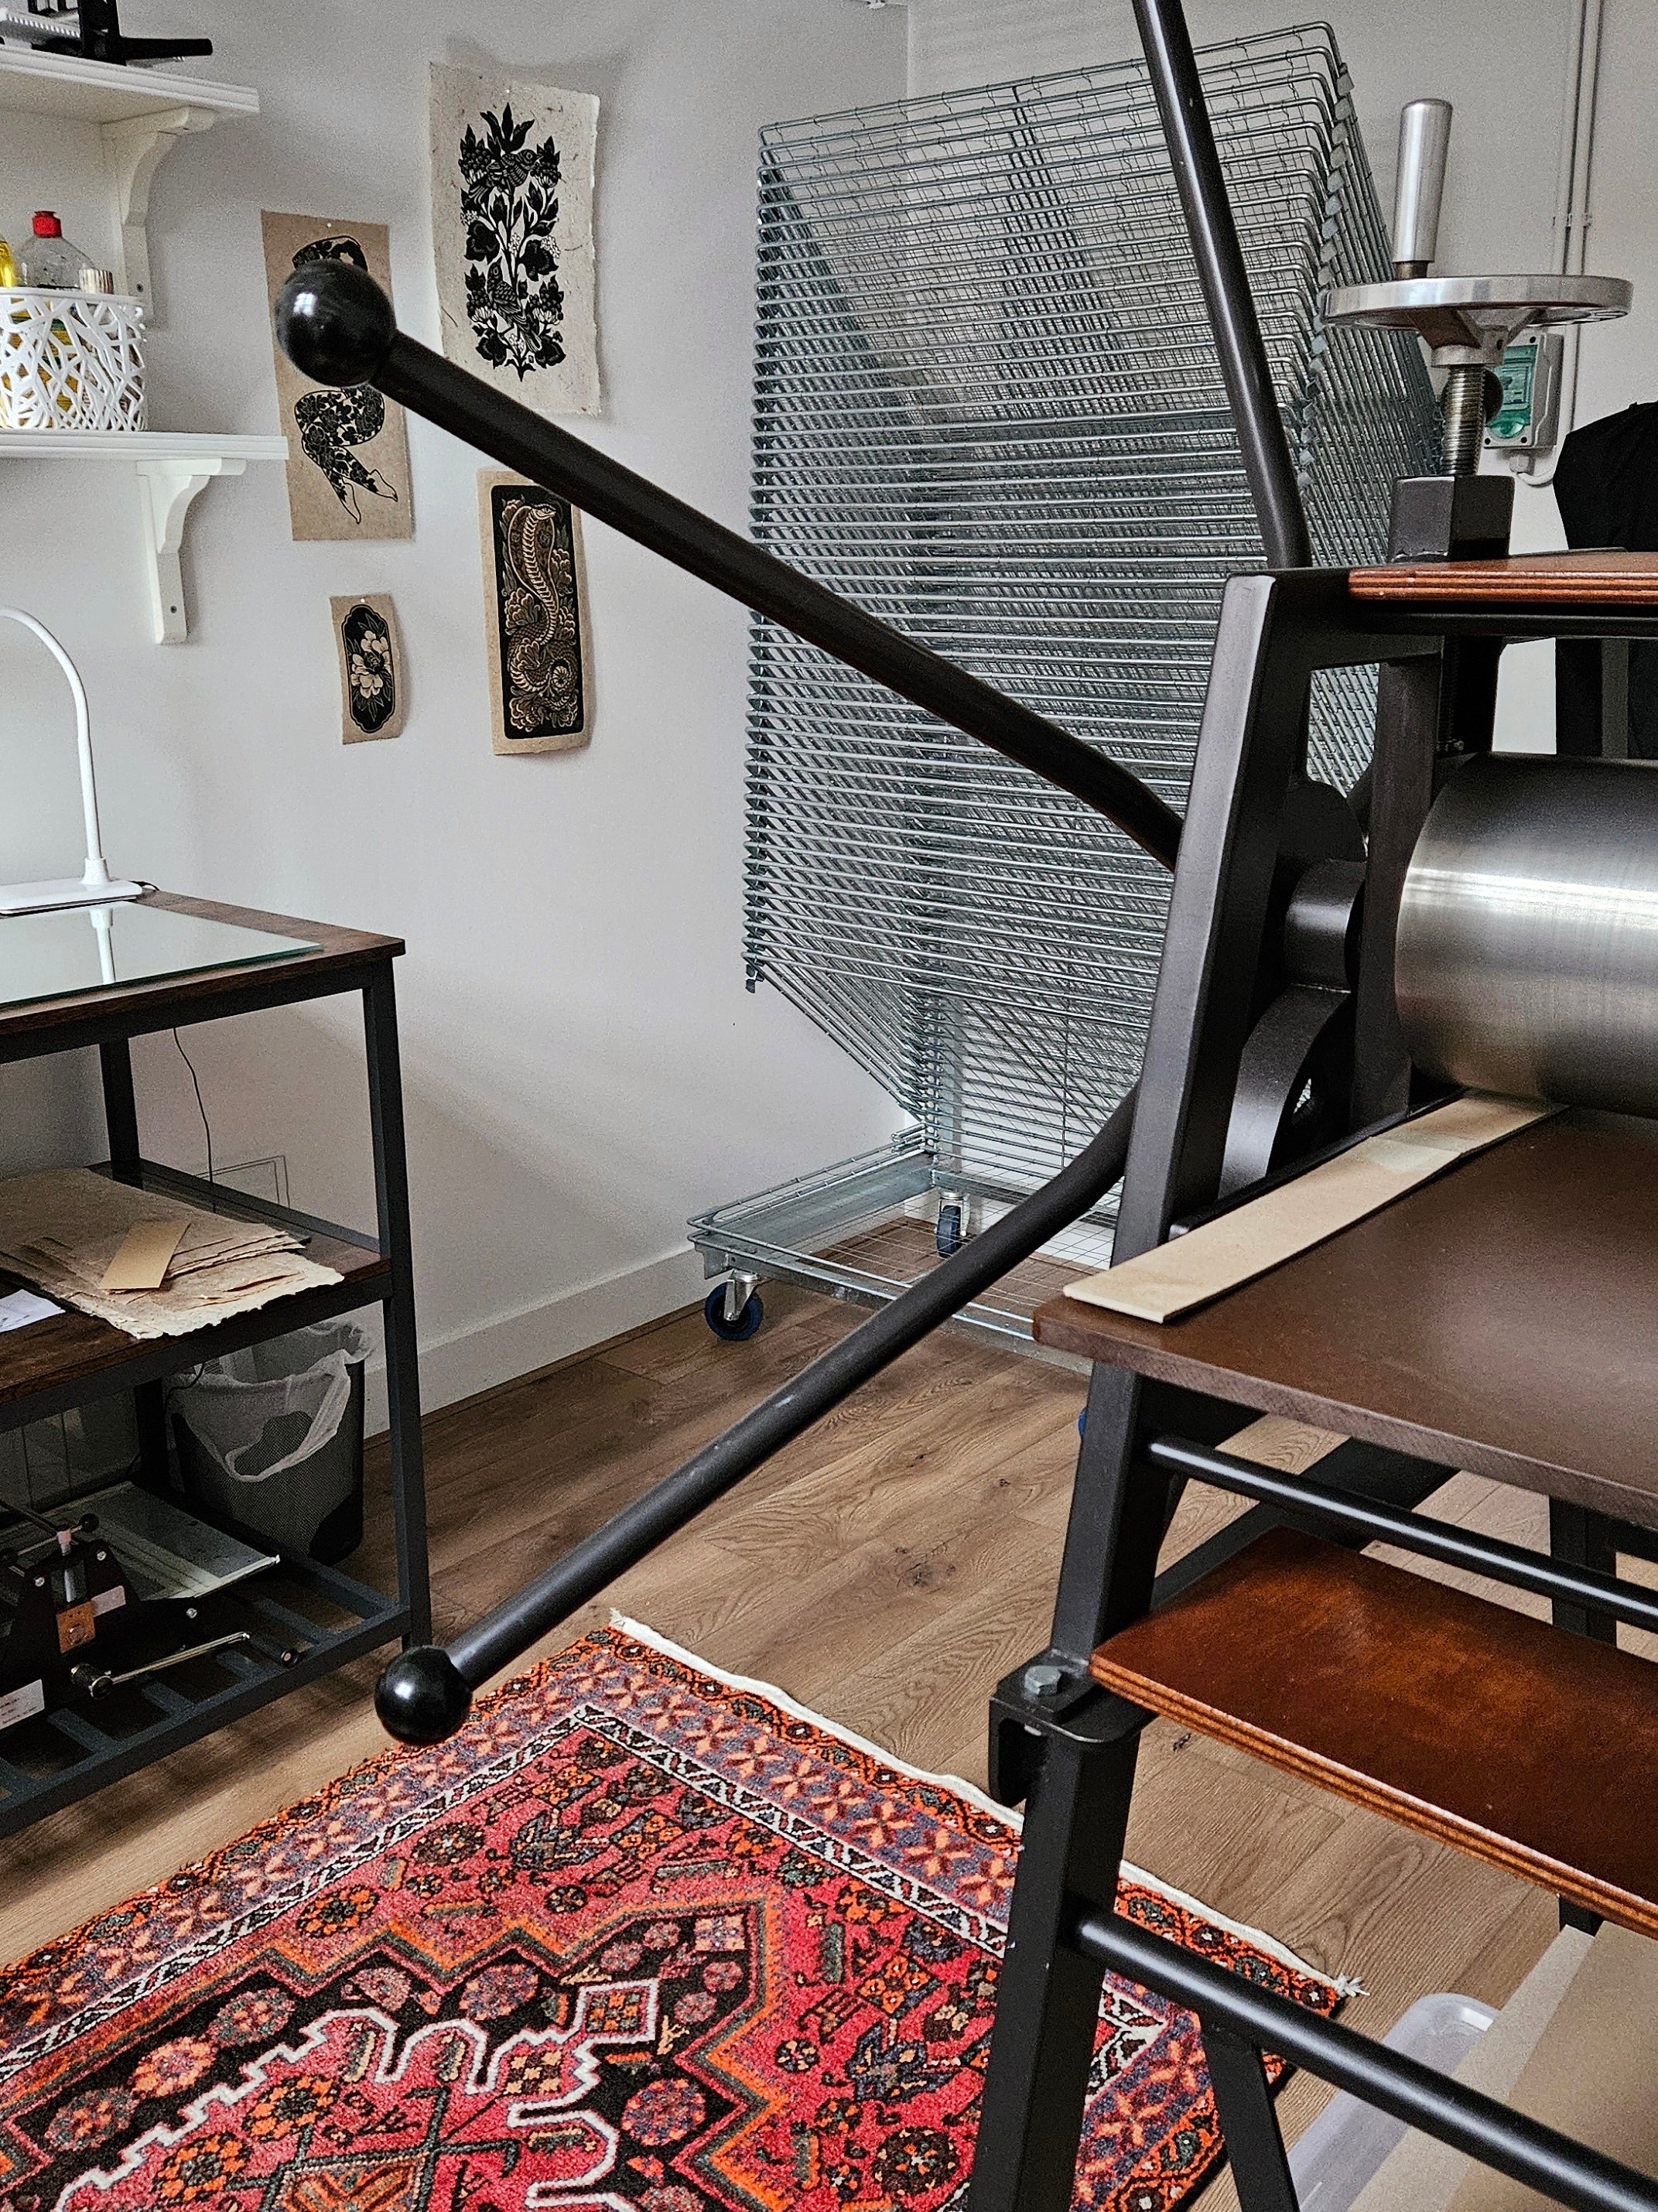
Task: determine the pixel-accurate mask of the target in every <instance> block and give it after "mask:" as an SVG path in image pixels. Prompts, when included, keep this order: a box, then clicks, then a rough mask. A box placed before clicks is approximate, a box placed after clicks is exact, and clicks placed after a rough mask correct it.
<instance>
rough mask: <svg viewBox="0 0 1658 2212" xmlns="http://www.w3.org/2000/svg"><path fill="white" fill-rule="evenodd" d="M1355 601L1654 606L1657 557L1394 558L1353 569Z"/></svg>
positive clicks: (1657, 593)
mask: <svg viewBox="0 0 1658 2212" xmlns="http://www.w3.org/2000/svg"><path fill="white" fill-rule="evenodd" d="M1347 588H1348V590H1349V591H1350V592H1351V593H1352V595H1353V597H1354V598H1355V599H1372V600H1381V601H1385V602H1389V603H1394V604H1398V605H1405V606H1420V607H1442V606H1453V607H1487V608H1497V609H1501V608H1504V607H1515V606H1521V607H1567V608H1570V607H1579V606H1610V607H1620V608H1630V607H1633V608H1649V607H1655V606H1658V554H1654V553H1620V552H1588V551H1584V552H1576V553H1515V554H1511V555H1510V556H1508V558H1506V559H1504V560H1500V561H1397V562H1390V563H1389V564H1388V566H1386V567H1384V568H1355V569H1354V570H1353V571H1352V573H1351V574H1350V575H1349V577H1348V579H1347Z"/></svg>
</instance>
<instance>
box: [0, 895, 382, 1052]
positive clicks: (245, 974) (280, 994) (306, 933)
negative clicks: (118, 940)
mask: <svg viewBox="0 0 1658 2212" xmlns="http://www.w3.org/2000/svg"><path fill="white" fill-rule="evenodd" d="M131 904H133V905H135V906H152V907H161V908H163V909H165V911H167V913H169V914H192V915H201V916H203V918H204V919H205V920H207V921H228V922H232V923H234V925H235V926H236V927H238V928H240V929H257V930H264V931H266V932H268V933H271V934H272V935H275V936H278V937H301V938H304V939H307V940H308V941H309V942H310V943H312V944H314V945H317V946H318V947H319V950H318V951H315V952H295V953H294V954H292V955H290V956H289V957H287V958H285V959H282V960H274V961H269V962H264V961H252V962H249V963H246V964H245V965H243V966H240V967H232V968H210V969H198V970H197V972H196V973H194V974H192V975H163V976H157V977H155V978H152V979H151V980H150V981H145V982H135V983H114V984H111V985H108V986H106V987H100V988H99V989H96V990H90V991H80V992H76V994H74V995H73V996H71V997H67V998H58V999H33V1000H27V1001H25V1002H24V1003H23V1004H21V1005H20V1006H6V1007H4V1008H0V1042H3V1041H5V1040H9V1039H13V1038H18V1037H23V1036H35V1035H39V1034H43V1033H47V1032H51V1031H54V1030H64V1031H70V1030H76V1029H79V1028H81V1027H82V1026H83V1025H85V1024H96V1023H98V1022H99V1021H100V1020H101V1019H103V1018H106V1017H107V1016H108V1015H110V1014H112V1013H115V1012H119V1013H121V1014H122V1015H128V1014H137V1015H138V1016H139V1017H140V1018H138V1019H137V1020H136V1021H135V1022H134V1023H133V1033H134V1034H135V1035H136V1034H137V1033H138V1032H139V1031H140V1030H143V1029H145V1028H156V1029H162V1028H166V1027H167V1026H168V1024H170V1023H171V1022H172V1021H174V1020H180V1019H181V1020H185V1021H210V1020H212V1019H213V1018H214V1008H213V1006H212V1004H211V1001H212V1000H215V999H221V1000H222V999H227V998H231V997H234V996H235V995H236V994H238V993H239V992H241V991H243V990H244V989H246V987H247V986H248V985H250V984H258V983H261V982H263V983H267V984H268V985H269V986H270V994H271V997H272V999H273V1000H281V999H283V998H307V997H313V996H315V997H320V996H321V995H323V994H324V993H325V991H326V990H327V989H328V988H329V987H330V979H331V978H337V979H339V980H338V982H337V987H339V988H341V989H347V988H349V981H346V980H345V979H346V977H347V976H348V975H349V974H350V972H351V971H353V970H357V971H361V970H363V969H367V968H369V967H372V966H373V965H374V964H375V963H378V962H380V961H383V960H390V959H392V958H393V957H395V956H396V955H397V954H398V953H400V952H401V951H403V940H402V939H401V938H398V937H376V936H374V935H372V934H371V933H369V932H368V931H367V930H361V929H337V928H336V927H333V925H332V924H331V923H329V922H323V921H295V919H294V918H293V917H292V916H291V915H285V914H264V913H262V912H260V911H259V909H258V908H256V907H246V906H221V905H218V904H216V903H215V902H214V901H212V900H210V899H197V898H185V897H182V896H179V894H178V893H177V892H173V891H148V892H146V893H145V895H144V896H143V898H141V899H135V900H133V901H131ZM0 926H3V925H0ZM46 1049H47V1050H51V1049H52V1046H51V1044H50V1043H48V1044H47V1045H46Z"/></svg>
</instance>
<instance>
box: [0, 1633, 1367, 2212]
mask: <svg viewBox="0 0 1658 2212" xmlns="http://www.w3.org/2000/svg"><path fill="white" fill-rule="evenodd" d="M1016 1850H1017V1828H1016V1827H1015V1826H1013V1825H1012V1824H1011V1822H1010V1820H1008V1818H1007V1816H1006V1815H1005V1814H1003V1813H1000V1812H999V1811H997V1810H995V1809H994V1808H992V1807H991V1806H990V1805H989V1804H988V1803H987V1802H986V1801H985V1800H983V1799H981V1798H980V1797H978V1796H976V1795H975V1794H974V1793H972V1792H970V1791H969V1790H966V1789H964V1788H963V1787H962V1786H961V1785H959V1784H945V1783H943V1782H940V1781H937V1780H933V1779H930V1778H926V1777H923V1776H919V1775H916V1774H914V1772H912V1771H909V1770H908V1769H907V1768H905V1767H902V1766H901V1765H898V1764H897V1762H896V1761H895V1760H893V1759H888V1758H886V1757H884V1756H883V1755H882V1754H881V1753H878V1752H876V1751H874V1750H873V1749H872V1748H871V1747H867V1746H865V1745H861V1744H859V1743H856V1742H854V1741H851V1740H849V1739H848V1738H847V1737H846V1736H844V1735H840V1734H839V1733H837V1732H836V1731H835V1729H832V1728H830V1727H829V1726H828V1725H827V1724H826V1723H823V1722H822V1721H820V1720H817V1719H815V1718H813V1717H811V1716H809V1715H807V1714H805V1713H803V1712H802V1711H800V1710H799V1708H798V1707H795V1706H793V1705H790V1704H788V1702H787V1701H786V1700H785V1699H782V1698H780V1696H778V1695H777V1694H776V1693H775V1692H770V1691H768V1690H766V1689H764V1688H763V1687H762V1686H759V1685H756V1684H750V1683H739V1682H734V1681H732V1680H730V1679H729V1678H727V1677H724V1676H720V1675H718V1674H714V1673H712V1672H711V1671H710V1670H708V1668H704V1667H702V1666H701V1665H700V1664H699V1663H698V1662H695V1660H693V1659H691V1658H690V1657H689V1655H687V1654H684V1653H681V1652H677V1651H676V1650H673V1649H672V1647H671V1646H664V1645H662V1644H659V1643H658V1642H656V1641H655V1640H654V1639H650V1638H647V1637H645V1636H643V1635H641V1634H637V1633H628V1632H623V1631H622V1630H621V1629H615V1628H613V1629H608V1630H604V1631H602V1632H599V1633H598V1634H596V1635H593V1636H590V1637H588V1638H586V1639H585V1640H584V1641H583V1642H581V1643H580V1644H576V1645H574V1647H573V1648H572V1649H571V1650H568V1651H567V1652H565V1653H563V1654H562V1656H560V1657H558V1658H556V1659H554V1660H552V1661H550V1662H547V1663H545V1664H544V1665H543V1666H542V1667H540V1668H537V1670H536V1672H535V1673H534V1674H531V1675H529V1676H528V1677H526V1678H525V1680H521V1681H519V1682H518V1683H515V1684H513V1685H512V1686H509V1687H508V1688H507V1690H505V1691H503V1692H501V1693H499V1694H498V1695H496V1696H495V1697H493V1698H491V1699H489V1700H487V1701H486V1702H485V1703H484V1704H483V1705H482V1706H481V1708H480V1710H479V1711H478V1713H477V1717H475V1719H474V1720H473V1721H472V1722H471V1723H470V1724H469V1726H468V1727H467V1728H466V1729H465V1730H464V1731H463V1732H462V1734H461V1735H459V1736H458V1737H456V1738H455V1740H454V1741H452V1743H449V1744H446V1745H445V1746H443V1747H441V1748H440V1749H439V1750H437V1751H434V1752H427V1753H392V1754H388V1755H387V1756H386V1757H384V1758H382V1759H376V1760H374V1761H373V1762H371V1763H370V1764H369V1765H367V1766H364V1767H361V1768H359V1769H358V1770H357V1771H356V1772H355V1773H353V1774H349V1775H347V1776H346V1777H345V1778H343V1780H341V1781H339V1782H337V1783H335V1784H332V1785H331V1787H330V1788H329V1789H328V1790H325V1791H324V1792H322V1793H321V1794H320V1795H319V1796H316V1797H313V1798H309V1799H307V1800H306V1801H305V1802H302V1803H301V1804H298V1805H295V1806H294V1807H292V1808H290V1809H289V1810H288V1812H287V1813H285V1814H282V1815H281V1816H280V1817H279V1818H278V1819H276V1820H273V1821H270V1822H268V1823H267V1824H266V1825H265V1826H264V1827H262V1828H258V1829H256V1830H255V1831H253V1832H252V1833H251V1834H250V1835H247V1836H245V1837H243V1838H241V1839H240V1842H237V1843H235V1844H232V1845H231V1846H230V1847H229V1849H228V1850H224V1851H221V1852H219V1853H218V1854H217V1855H216V1857H213V1858H210V1859H208V1860H205V1861H203V1863H201V1864H200V1865H198V1866H195V1867H191V1868H190V1869H186V1870H185V1872H183V1873H181V1874H179V1875H176V1876H174V1878H173V1880H172V1881H169V1882H167V1883H164V1884H162V1885H161V1887H158V1888H156V1889H153V1890H150V1891H149V1892H147V1893H144V1894H143V1895H142V1896H140V1897H136V1898H134V1899H131V1901H130V1902H128V1903H127V1904H125V1905H122V1906H120V1907H119V1908H118V1910H117V1911H113V1912H107V1913H106V1914H104V1915H103V1916H102V1917H100V1919H97V1920H95V1921H94V1922H92V1923H90V1924H89V1925H88V1926H87V1927H86V1928H84V1929H81V1930H80V1931H79V1932H78V1933H77V1934H76V1935H75V1936H70V1937H68V1938H66V1939H65V1940H64V1942H60V1943H55V1944H52V1945H51V1946H49V1947H48V1948H46V1949H45V1950H42V1951H40V1952H39V1953H37V1954H36V1955H35V1956H34V1957H33V1958H32V1959H30V1960H27V1961H26V1962H25V1963H24V1964H23V1965H22V1966H19V1967H16V1968H15V1969H14V1970H13V1971H12V1972H10V1973H9V1974H8V1975H6V1976H5V1977H4V1978H3V1981H0V2212H94V2208H97V2212H138V2208H140V2207H142V2208H144V2212H155V2208H157V2207H173V2206H182V2205H196V2206H204V2207H210V2208H214V2212H520V2208H531V2207H540V2208H558V2212H600V2208H604V2212H715V2209H716V2208H717V2212H943V2208H945V2207H951V2206H957V2205H959V2204H960V2203H961V2202H962V2200H963V2197H964V2193H965V2186H966V2179H967V2172H968V2166H969V2160H970V2158H971V2154H972V2145H973V2133H974V2126H975V2118H976V2114H977V2109H978V2100H979V2093H980V2087H981V2079H982V2069H983V2065H984V2060H985V2054H986V2048H987V2039H988V2036H989V2031H990V2021H991V2014H992V2009H993V2003H994V1996H995V1986H996V1961H997V1957H998V1954H999V1949H1000V1946H1001V1941H1002V1927H1003V1923H1004V1918H1005V1911H1006V1905H1007V1898H1008V1891H1009V1887H1010V1884H1011V1878H1012V1872H1013V1861H1014V1856H1015V1852H1016ZM1121 1901H1122V1908H1123V1910H1125V1911H1127V1912H1130V1913H1132V1914H1133V1916H1134V1917H1136V1918H1138V1919H1139V1920H1141V1921H1144V1922H1145V1923H1146V1924H1147V1925H1148V1926H1151V1927H1155V1928H1156V1929H1158V1930H1159V1931H1160V1932H1162V1933H1164V1934H1167V1935H1169V1936H1174V1937H1175V1938H1176V1939H1177V1940H1178V1941H1180V1942H1183V1943H1187V1944H1189V1945H1191V1946H1192V1947H1193V1948H1194V1949H1198V1950H1201V1951H1203V1952H1204V1953H1205V1954H1206V1955H1208V1956H1211V1957H1215V1958H1219V1959H1222V1960H1225V1961H1227V1962H1228V1963H1229V1964H1231V1965H1233V1966H1237V1967H1239V1968H1240V1969H1242V1970H1243V1971H1245V1972H1248V1973H1250V1974H1252V1975H1254V1977H1255V1978H1257V1979H1259V1980H1260V1981H1261V1982H1263V1983H1265V1984H1268V1985H1270V1986H1271V1987H1272V1988H1274V1989H1278V1990H1283V1991H1284V1992H1286V1993H1288V1994H1289V1995H1291V1996H1293V1997H1295V1998H1296V1999H1297V2000H1298V2001H1299V2002H1303V2003H1305V2004H1308V2005H1310V2006H1312V2007H1314V2008H1316V2009H1318V2010H1320V2011H1323V2012H1328V2011H1331V2010H1333V2008H1334V2006H1335V2004H1336V2002H1337V1996H1338V1992H1337V1990H1336V1989H1335V1987H1334V1986H1333V1984H1331V1983H1330V1982H1329V1981H1327V1980H1326V1979H1324V1978H1321V1977H1320V1976H1318V1975H1315V1974H1313V1973H1311V1972H1309V1971H1308V1970H1307V1969H1306V1968H1305V1967H1303V1966H1300V1965H1299V1964H1297V1961H1295V1960H1293V1959H1292V1958H1291V1956H1290V1955H1289V1954H1287V1953H1285V1952H1284V1951H1283V1950H1281V1949H1280V1948H1278V1946H1276V1945H1274V1944H1272V1943H1271V1942H1268V1941H1267V1940H1266V1939H1265V1938H1264V1937H1261V1936H1254V1935H1251V1934H1249V1933H1248V1932H1247V1931H1245V1930H1242V1929H1236V1928H1231V1927H1229V1926H1226V1925H1224V1924H1223V1923H1218V1922H1217V1921H1216V1920H1215V1919H1214V1918H1213V1917H1211V1916H1208V1915H1206V1913H1205V1912H1204V1911H1203V1910H1202V1908H1201V1907H1199V1906H1197V1905H1194V1904H1193V1903H1192V1901H1191V1900H1190V1899H1182V1898H1179V1897H1177V1896H1175V1895H1173V1894H1171V1893H1169V1892H1168V1891H1166V1890H1163V1889H1161V1888H1159V1887H1156V1886H1155V1885H1153V1884H1152V1883H1151V1882H1150V1881H1136V1882H1134V1883H1133V1884H1127V1883H1126V1884H1125V1886H1124V1888H1123V1891H1122V1893H1121ZM1217 2148H1218V2146H1217V2134H1216V2129H1215V2124H1214V2118H1213V2112H1212V2106H1211V2103H1210V2098H1209V2091H1208V2086H1207V2083H1206V2079H1205V2075H1204V2071H1203V2064H1202V2058H1201V2052H1200V2048H1199V2041H1198V2038H1197V2033H1196V2030H1195V2027H1194V2024H1193V2021H1191V2020H1190V2019H1189V2018H1188V2017H1187V2016H1186V2015H1182V2014H1181V2013H1179V2012H1177V2011H1175V2010H1174V2009H1173V2008H1170V2007H1169V2006H1168V2005H1166V2004H1165V2003H1163V2001H1162V2000H1161V1999H1160V1998H1155V1997H1151V1996H1146V1995H1145V1993H1144V1992H1142V1991H1139V1990H1133V1989H1131V1988H1128V1987H1127V1986H1122V1985H1114V1986H1111V1987H1110V1988H1108V1992H1107V1997H1106V2002H1105V2003H1104V2005H1103V2007H1102V2013H1101V2021H1100V2039H1099V2045H1098V2050H1097V2052H1096V2059H1095V2073H1094V2083H1093V2088H1092V2092H1091V2095H1090V2107H1089V2117H1088V2125H1087V2134H1086V2139H1085V2144H1084V2159H1083V2164H1082V2167H1081V2179H1080V2185H1079V2190H1078V2203H1079V2204H1084V2205H1088V2206H1091V2207H1102V2208H1103V2207H1113V2208H1121V2212H1167V2208H1169V2207H1171V2206H1173V2205H1175V2204H1178V2203H1181V2202H1182V2201H1183V2200H1184V2199H1185V2198H1186V2197H1187V2196H1189V2195H1190V2193H1191V2192H1192V2191H1193V2190H1194V2189H1195V2188H1196V2186H1197V2185H1198V2184H1199V2182H1200V2181H1201V2180H1202V2179H1203V2178H1204V2176H1205V2175H1206V2173H1207V2172H1208V2171H1209V2169H1210V2167H1211V2166H1212V2164H1213V2163H1214V2160H1215V2158H1216V2155H1217Z"/></svg>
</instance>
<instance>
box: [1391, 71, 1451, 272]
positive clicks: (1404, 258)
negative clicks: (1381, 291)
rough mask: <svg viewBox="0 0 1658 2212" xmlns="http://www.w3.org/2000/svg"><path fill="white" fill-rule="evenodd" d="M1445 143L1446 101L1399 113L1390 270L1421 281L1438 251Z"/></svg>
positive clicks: (1418, 103)
mask: <svg viewBox="0 0 1658 2212" xmlns="http://www.w3.org/2000/svg"><path fill="white" fill-rule="evenodd" d="M1450 143H1451V103H1450V102H1449V100H1412V101H1411V103H1410V105H1409V106H1407V107H1404V108H1401V109H1400V116H1399V174H1398V177H1397V178H1396V179H1395V180H1394V273H1395V274H1396V275H1398V276H1426V275H1427V273H1428V270H1429V266H1430V264H1431V262H1432V261H1433V258H1434V256H1435V254H1436V252H1438V250H1439V203H1440V201H1441V200H1442V198H1443V197H1444V192H1445V155H1446V151H1447V149H1448V147H1449V145H1450Z"/></svg>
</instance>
